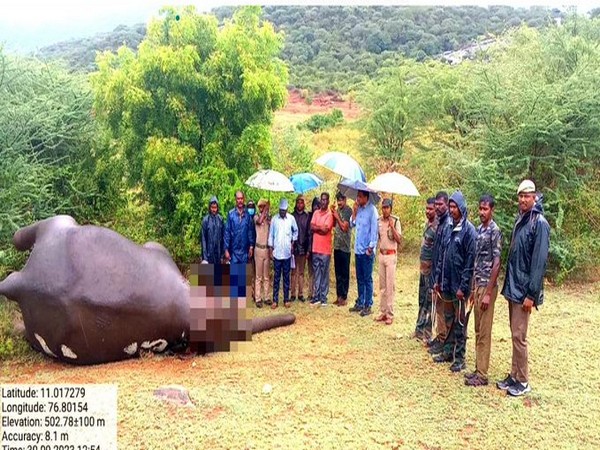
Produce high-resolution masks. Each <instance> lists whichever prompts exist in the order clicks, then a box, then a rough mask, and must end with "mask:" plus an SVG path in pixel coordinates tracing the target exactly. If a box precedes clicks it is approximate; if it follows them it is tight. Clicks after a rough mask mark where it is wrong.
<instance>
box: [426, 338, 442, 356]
mask: <svg viewBox="0 0 600 450" xmlns="http://www.w3.org/2000/svg"><path fill="white" fill-rule="evenodd" d="M443 351H444V344H442V343H441V342H439V341H438V342H437V343H436V344H433V345H432V346H431V347H429V350H427V353H429V354H430V355H438V354H440V353H442V352H443Z"/></svg>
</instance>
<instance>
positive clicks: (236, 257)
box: [224, 191, 254, 264]
mask: <svg viewBox="0 0 600 450" xmlns="http://www.w3.org/2000/svg"><path fill="white" fill-rule="evenodd" d="M244 200H245V197H244V193H243V192H241V191H238V192H236V193H235V204H236V207H235V208H233V209H232V210H231V211H229V214H228V215H227V224H226V225H225V238H224V242H225V260H227V261H230V262H231V264H248V262H249V261H250V260H251V259H252V256H253V254H254V229H253V228H254V223H253V222H252V218H251V217H250V214H248V211H247V210H246V205H245V202H244Z"/></svg>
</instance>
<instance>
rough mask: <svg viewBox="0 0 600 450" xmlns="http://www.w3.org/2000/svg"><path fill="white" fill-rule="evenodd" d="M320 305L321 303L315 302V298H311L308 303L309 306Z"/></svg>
mask: <svg viewBox="0 0 600 450" xmlns="http://www.w3.org/2000/svg"><path fill="white" fill-rule="evenodd" d="M320 304H321V302H320V301H319V300H317V299H316V298H313V299H312V300H311V301H310V306H319V305H320Z"/></svg>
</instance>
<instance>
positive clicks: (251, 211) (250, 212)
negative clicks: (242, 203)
mask: <svg viewBox="0 0 600 450" xmlns="http://www.w3.org/2000/svg"><path fill="white" fill-rule="evenodd" d="M254 212H255V209H254V208H250V209H248V214H250V215H251V216H253V215H254Z"/></svg>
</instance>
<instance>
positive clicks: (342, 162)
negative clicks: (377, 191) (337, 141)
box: [315, 152, 367, 183]
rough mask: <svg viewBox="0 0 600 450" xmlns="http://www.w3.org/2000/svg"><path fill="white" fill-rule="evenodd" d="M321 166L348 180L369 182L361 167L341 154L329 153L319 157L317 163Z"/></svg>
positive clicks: (347, 156)
mask: <svg viewBox="0 0 600 450" xmlns="http://www.w3.org/2000/svg"><path fill="white" fill-rule="evenodd" d="M315 162H316V163H317V164H319V165H320V166H323V167H325V168H326V169H329V170H331V171H332V172H334V173H337V174H338V175H341V176H342V177H344V178H346V179H348V180H360V181H364V182H365V183H366V182H367V177H366V176H365V172H364V171H363V170H362V169H361V167H360V165H359V164H358V163H357V162H356V161H355V160H354V158H352V157H351V156H349V155H346V154H345V153H340V152H329V153H325V154H324V155H323V156H321V157H319V158H318V159H317V160H316V161H315Z"/></svg>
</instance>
